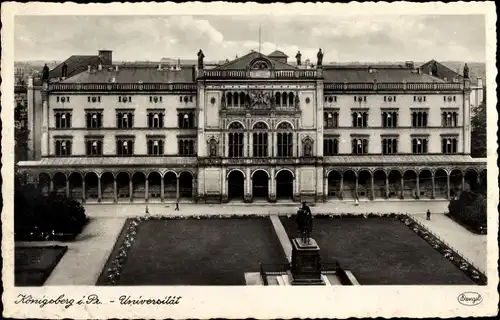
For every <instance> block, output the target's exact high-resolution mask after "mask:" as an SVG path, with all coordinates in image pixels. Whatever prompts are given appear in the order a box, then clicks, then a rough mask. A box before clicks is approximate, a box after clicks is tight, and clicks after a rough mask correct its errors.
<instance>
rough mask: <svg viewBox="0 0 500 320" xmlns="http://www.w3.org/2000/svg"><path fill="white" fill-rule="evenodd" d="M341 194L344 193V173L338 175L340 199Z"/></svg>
mask: <svg viewBox="0 0 500 320" xmlns="http://www.w3.org/2000/svg"><path fill="white" fill-rule="evenodd" d="M342 192H344V173H343V172H342V173H341V174H340V191H339V198H340V199H342V197H343V196H342Z"/></svg>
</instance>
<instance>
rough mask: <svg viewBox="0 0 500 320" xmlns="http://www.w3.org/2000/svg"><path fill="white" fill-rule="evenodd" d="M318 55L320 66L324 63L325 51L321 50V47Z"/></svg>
mask: <svg viewBox="0 0 500 320" xmlns="http://www.w3.org/2000/svg"><path fill="white" fill-rule="evenodd" d="M317 57H318V63H317V65H318V67H320V66H322V65H323V52H321V49H319V51H318V55H317Z"/></svg>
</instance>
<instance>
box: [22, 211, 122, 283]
mask: <svg viewBox="0 0 500 320" xmlns="http://www.w3.org/2000/svg"><path fill="white" fill-rule="evenodd" d="M124 222H125V219H124V218H102V217H100V218H98V219H92V220H91V221H90V222H89V224H88V225H87V226H85V229H84V230H83V232H82V233H81V234H80V235H78V237H77V238H76V239H75V241H73V242H56V241H37V242H16V246H50V245H61V246H68V250H67V251H66V254H64V256H63V257H62V259H61V261H59V263H58V264H57V266H56V267H55V269H54V270H53V271H52V273H51V275H50V276H49V278H48V279H47V280H46V281H45V284H44V285H49V286H58V285H89V286H93V285H95V284H96V282H97V278H98V277H99V275H100V274H101V271H102V268H103V266H104V264H105V263H106V261H107V259H108V257H109V254H110V252H111V250H112V249H113V246H114V244H115V242H116V239H117V237H118V235H119V234H120V231H121V229H122V227H123V223H124Z"/></svg>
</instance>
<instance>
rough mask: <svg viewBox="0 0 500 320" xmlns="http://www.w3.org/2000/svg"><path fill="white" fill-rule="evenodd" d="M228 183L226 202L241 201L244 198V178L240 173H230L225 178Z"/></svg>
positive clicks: (235, 171)
mask: <svg viewBox="0 0 500 320" xmlns="http://www.w3.org/2000/svg"><path fill="white" fill-rule="evenodd" d="M227 182H228V189H227V190H228V192H227V197H228V200H229V201H231V200H243V196H244V193H245V191H244V186H245V177H244V176H243V173H241V171H237V170H234V171H231V172H230V173H229V176H228V178H227Z"/></svg>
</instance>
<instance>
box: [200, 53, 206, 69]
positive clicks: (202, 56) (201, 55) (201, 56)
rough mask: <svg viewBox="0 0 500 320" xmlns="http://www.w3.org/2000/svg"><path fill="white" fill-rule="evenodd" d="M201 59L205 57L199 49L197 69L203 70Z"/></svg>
mask: <svg viewBox="0 0 500 320" xmlns="http://www.w3.org/2000/svg"><path fill="white" fill-rule="evenodd" d="M203 58H205V55H204V54H203V51H201V49H200V51H198V69H203Z"/></svg>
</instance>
